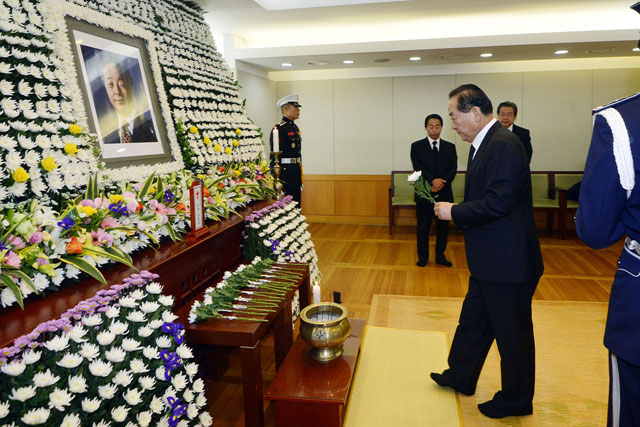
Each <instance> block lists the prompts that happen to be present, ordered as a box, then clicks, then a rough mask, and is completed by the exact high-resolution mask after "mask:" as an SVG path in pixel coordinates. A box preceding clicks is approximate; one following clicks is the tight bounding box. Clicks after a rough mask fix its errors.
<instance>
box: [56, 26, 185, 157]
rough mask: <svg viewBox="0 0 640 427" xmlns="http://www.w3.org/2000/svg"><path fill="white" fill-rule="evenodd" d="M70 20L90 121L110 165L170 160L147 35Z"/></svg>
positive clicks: (77, 65) (70, 35) (72, 40)
mask: <svg viewBox="0 0 640 427" xmlns="http://www.w3.org/2000/svg"><path fill="white" fill-rule="evenodd" d="M66 21H67V25H68V30H69V37H70V39H71V43H72V46H73V50H74V57H75V59H76V67H77V70H78V79H79V80H80V82H79V83H80V84H79V86H80V88H81V89H82V90H83V92H84V93H83V94H84V99H85V105H86V107H87V110H88V111H87V116H89V125H90V127H92V129H91V130H92V131H93V132H95V133H96V135H97V136H98V144H99V148H100V152H101V157H102V160H103V161H104V162H105V164H106V166H107V168H120V167H124V166H131V165H139V164H154V163H161V162H170V161H172V159H173V157H172V156H171V150H170V148H169V144H168V143H167V134H166V126H165V122H164V120H163V117H162V114H161V113H160V105H159V102H158V93H157V89H156V86H155V84H154V78H153V75H152V72H151V67H150V66H149V58H148V53H147V49H146V46H145V40H144V39H141V38H135V37H131V36H128V35H125V34H120V33H117V32H115V31H111V30H108V29H105V28H101V27H98V26H96V25H92V24H90V23H87V22H83V21H80V20H76V19H74V18H70V17H67V18H66Z"/></svg>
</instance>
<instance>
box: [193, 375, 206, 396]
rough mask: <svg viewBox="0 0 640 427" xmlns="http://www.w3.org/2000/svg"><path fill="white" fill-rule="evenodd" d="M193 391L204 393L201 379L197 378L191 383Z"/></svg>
mask: <svg viewBox="0 0 640 427" xmlns="http://www.w3.org/2000/svg"><path fill="white" fill-rule="evenodd" d="M193 391H195V392H196V393H202V392H204V381H202V379H201V378H198V379H197V380H195V381H194V382H193Z"/></svg>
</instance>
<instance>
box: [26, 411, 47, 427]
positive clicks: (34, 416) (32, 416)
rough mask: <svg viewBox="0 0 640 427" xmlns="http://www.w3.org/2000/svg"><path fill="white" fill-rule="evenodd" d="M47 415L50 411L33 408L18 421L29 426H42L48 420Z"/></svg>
mask: <svg viewBox="0 0 640 427" xmlns="http://www.w3.org/2000/svg"><path fill="white" fill-rule="evenodd" d="M49 414H51V411H50V410H49V409H47V408H35V409H31V410H30V411H28V412H27V413H26V414H24V415H23V416H22V418H20V421H22V422H23V423H25V424H27V425H30V426H35V425H39V424H44V423H46V422H47V420H48V419H49Z"/></svg>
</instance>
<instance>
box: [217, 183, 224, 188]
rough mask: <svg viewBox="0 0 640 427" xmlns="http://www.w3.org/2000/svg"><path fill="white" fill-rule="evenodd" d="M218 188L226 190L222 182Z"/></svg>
mask: <svg viewBox="0 0 640 427" xmlns="http://www.w3.org/2000/svg"><path fill="white" fill-rule="evenodd" d="M218 188H219V189H220V190H222V189H223V188H224V184H223V183H221V182H219V183H218Z"/></svg>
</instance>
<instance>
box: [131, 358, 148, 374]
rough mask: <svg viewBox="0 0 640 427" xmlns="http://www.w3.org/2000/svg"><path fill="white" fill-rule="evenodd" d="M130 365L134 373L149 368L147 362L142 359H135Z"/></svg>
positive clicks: (140, 372) (143, 371)
mask: <svg viewBox="0 0 640 427" xmlns="http://www.w3.org/2000/svg"><path fill="white" fill-rule="evenodd" d="M129 367H130V368H131V372H133V373H134V374H142V373H145V372H147V371H148V370H149V368H147V365H146V363H144V362H143V361H142V360H141V359H133V360H132V361H131V363H130V364H129Z"/></svg>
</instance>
